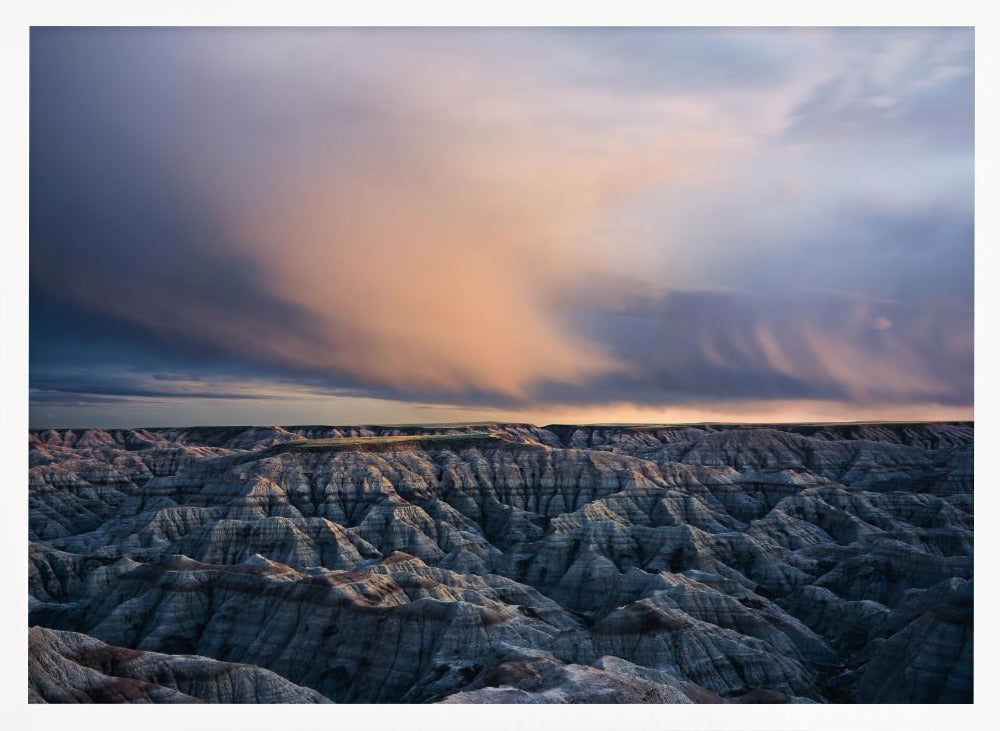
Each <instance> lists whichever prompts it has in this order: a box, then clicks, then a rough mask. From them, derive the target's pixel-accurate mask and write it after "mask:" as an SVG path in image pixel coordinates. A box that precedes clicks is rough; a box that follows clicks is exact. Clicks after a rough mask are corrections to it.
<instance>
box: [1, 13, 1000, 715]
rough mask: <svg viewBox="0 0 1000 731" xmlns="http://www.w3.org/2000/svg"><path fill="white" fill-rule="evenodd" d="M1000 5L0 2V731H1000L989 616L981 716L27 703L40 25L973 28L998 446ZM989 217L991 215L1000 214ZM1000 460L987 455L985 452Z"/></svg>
mask: <svg viewBox="0 0 1000 731" xmlns="http://www.w3.org/2000/svg"><path fill="white" fill-rule="evenodd" d="M998 10H1000V3H995V2H990V0H943V1H942V0H939V1H936V2H931V1H929V0H865V1H861V0H840V1H839V2H835V1H834V0H810V1H805V0H800V1H798V2H795V1H794V0H753V1H750V0H743V1H740V0H662V1H661V2H652V1H650V0H646V1H642V0H620V1H619V2H606V1H597V0H589V1H587V0H581V1H576V0H561V1H556V0H545V1H538V2H527V1H525V0H507V1H506V2H502V1H492V2H485V1H484V2H458V1H457V0H430V1H426V2H420V3H416V2H405V0H393V1H390V0H376V1H373V2H368V3H364V4H361V3H353V4H348V3H346V2H339V1H338V2H305V1H303V0H282V1H281V2H265V1H263V0H246V1H243V2H236V1H234V0H215V1H212V2H192V1H191V0H177V1H175V2H167V1H164V0H156V1H150V2H142V3H137V2H126V1H123V0H106V1H96V0H78V1H77V2H70V1H65V0H63V1H57V0H34V1H29V0H7V2H4V3H3V4H2V5H0V21H2V23H0V62H2V63H0V69H2V71H0V84H2V86H0V99H2V100H3V106H2V109H3V112H2V113H0V132H2V135H0V213H2V219H0V220H2V221H3V223H4V233H5V236H4V238H3V239H0V241H3V242H4V244H5V245H4V246H3V248H2V250H3V259H2V260H0V261H2V266H0V335H2V347H0V394H2V396H0V398H2V400H0V440H2V441H0V447H2V450H0V455H2V457H0V475H2V477H0V491H2V493H0V494H2V500H3V502H2V509H0V541H2V548H3V552H2V554H0V556H2V560H0V566H2V570H3V575H2V577H0V581H2V583H0V586H2V587H3V592H2V601H0V619H2V621H0V643H2V645H0V647H2V651H0V725H2V726H3V727H4V728H8V729H22V728H27V729H51V728H60V727H62V728H69V727H71V728H73V729H81V728H82V729H98V728H100V729H119V728H121V729H126V728H128V729H134V728H136V727H142V728H143V729H149V730H150V731H152V730H154V729H172V730H173V729H176V728H177V727H178V726H181V727H183V728H184V731H196V730H200V729H212V728H240V729H244V730H246V731H253V730H256V729H261V731H265V730H267V731H270V729H280V728H295V729H326V728H351V729H386V728H406V729H434V730H435V731H448V730H451V729H454V730H456V731H458V730H459V729H461V730H462V731H468V730H469V729H504V728H517V729H518V730H519V731H531V730H532V729H539V730H542V729H544V731H552V730H553V729H574V731H589V730H590V729H595V730H596V729H611V728H614V729H661V728H663V729H666V728H687V729H717V728H727V729H759V728H767V729H771V730H773V731H778V730H782V729H843V728H866V729H867V728H871V729H914V730H916V729H938V728H941V729H944V728H948V729H965V728H969V729H972V728H977V729H987V728H993V724H991V723H990V721H989V719H990V718H994V723H995V719H996V718H998V717H1000V707H998V704H997V701H996V695H997V693H998V690H997V688H998V687H1000V683H998V680H1000V669H998V666H997V663H996V662H995V658H996V656H997V650H998V646H997V637H998V632H1000V629H997V628H996V627H995V624H994V623H993V622H991V621H990V619H991V617H990V614H989V613H988V612H984V611H977V614H979V615H980V617H982V618H983V621H980V622H978V623H977V624H978V627H977V633H976V653H975V660H976V661H975V698H976V702H975V703H974V704H969V705H954V706H924V705H909V706H906V705H894V706H864V705H830V706H604V705H602V706H514V705H504V706H405V707H404V706H399V705H352V706H333V707H331V706H316V707H306V706H288V705H285V706H176V707H175V706H171V707H166V706H159V707H151V706H147V707H141V706H31V705H29V704H28V703H27V697H26V696H27V693H26V689H27V663H26V662H25V660H26V654H27V602H26V597H27V572H26V571H25V570H24V569H25V558H26V547H27V543H28V540H27V539H28V536H27V491H26V490H25V489H24V487H25V482H26V475H27V450H26V449H25V437H26V433H27V429H28V216H27V211H28V186H27V179H28V144H27V142H28V103H27V101H28V58H29V56H28V45H29V28H30V26H32V25H105V26H116V25H157V26H181V25H237V26H240V25H242V26H269V25H284V26H289V25H291V26H296V25H334V26H335V25H368V26H392V25H396V26H400V25H402V26H408V25H416V26H421V25H422V26H427V25H431V26H481V25H507V26H511V25H543V26H544V25H550V26H552V25H555V26H560V25H563V26H564V25H576V26H583V25H589V26H605V25H616V26H622V25H687V26H691V25H700V26H718V25H749V26H768V25H773V26H786V25H821V26H831V25H832V26H835V25H906V26H921V25H930V26H933V25H952V26H954V25H961V26H975V28H976V82H977V83H976V91H977V95H976V128H977V130H979V132H980V134H978V135H977V139H976V313H977V315H978V317H977V318H976V354H975V357H976V374H977V378H976V383H975V386H976V388H975V395H976V405H977V406H978V411H979V416H980V419H979V423H978V425H977V426H978V429H977V431H978V435H977V441H978V443H979V444H980V445H986V446H987V449H990V447H991V446H992V445H995V444H997V443H998V442H997V425H996V420H995V418H994V415H995V414H996V413H997V412H996V405H997V399H996V395H997V389H996V388H994V387H993V385H992V383H991V382H990V381H991V379H990V378H989V377H990V376H991V375H993V374H995V373H998V372H1000V369H998V368H997V366H998V359H997V344H996V339H995V337H994V336H995V332H994V330H993V329H992V328H991V323H992V322H993V321H995V320H994V317H993V316H994V315H995V314H997V312H998V310H997V309H996V304H997V297H996V291H995V289H994V288H993V287H992V285H993V281H994V276H993V275H995V274H997V273H998V272H1000V269H998V266H997V259H998V256H1000V254H998V253H997V252H996V249H995V247H996V245H997V244H998V243H1000V242H998V238H997V232H998V225H997V218H998V217H997V212H996V200H997V193H998V184H997V172H996V171H997V170H998V167H1000V156H998V154H997V151H998V147H1000V146H998V139H1000V138H998V136H997V135H998V134H1000V133H998V132H997V131H998V130H1000V115H998V109H1000V105H998V102H997V90H1000V79H998V75H1000V74H998V71H1000V12H998ZM991 204H992V205H991ZM990 453H991V449H990V451H988V452H987V454H990ZM979 477H980V480H979V490H978V491H977V492H978V494H977V496H976V503H977V505H976V512H977V513H978V514H979V515H980V516H992V515H994V514H996V511H997V507H998V499H997V497H996V495H995V493H994V492H993V491H992V489H991V488H992V485H991V484H990V482H989V473H983V472H980V475H979ZM976 549H977V556H978V559H979V560H978V561H977V564H978V574H979V586H978V587H977V589H976V605H977V607H978V610H983V609H984V608H987V607H990V606H992V605H993V604H995V603H996V600H997V597H998V592H997V588H996V586H995V585H994V582H993V578H994V577H995V570H994V569H993V568H992V567H993V565H995V562H994V561H993V560H992V559H994V558H996V556H997V553H996V549H997V542H996V539H995V536H994V535H993V534H991V532H990V531H987V530H983V531H981V532H980V534H979V537H978V540H977V546H976Z"/></svg>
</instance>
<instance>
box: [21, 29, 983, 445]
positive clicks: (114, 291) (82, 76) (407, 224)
mask: <svg viewBox="0 0 1000 731" xmlns="http://www.w3.org/2000/svg"><path fill="white" fill-rule="evenodd" d="M973 60H974V37H973V31H972V29H968V28H823V29H818V28H813V29H798V28H780V29H779V28H775V29H768V28H635V29H625V28H616V29H609V28H586V29H517V28H511V29H502V28H496V29H432V28H409V29H343V28H341V29H322V28H282V29H277V28H275V29H262V28H252V29H251V28H242V29H240V28H225V29H219V28H214V29H213V28H198V29H193V28H192V29H185V28H175V29H161V28H134V29H133V28H55V27H51V28H33V29H32V31H31V89H30V99H31V101H30V109H31V120H30V125H31V140H30V157H31V170H30V284H29V286H30V308H31V309H30V340H29V343H30V368H29V378H30V388H31V391H30V422H31V426H32V427H36V428H40V427H70V426H103V427H136V426H171V425H192V424H302V423H324V424H360V423H429V422H456V421H460V422H469V421H481V420H508V421H529V422H534V423H537V424H546V423H555V422H559V423H570V422H578V423H583V422H588V423H621V422H671V423H672V422H693V421H744V422H766V421H781V422H788V421H830V420H879V419H886V420H911V419H914V420H917V419H969V418H972V414H973V276H974V261H973V259H974V243H973V232H974V228H973V173H974V128H973V116H974V63H973Z"/></svg>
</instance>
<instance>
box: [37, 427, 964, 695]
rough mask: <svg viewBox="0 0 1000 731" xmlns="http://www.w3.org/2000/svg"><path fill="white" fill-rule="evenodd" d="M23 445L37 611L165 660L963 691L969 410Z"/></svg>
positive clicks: (673, 686)
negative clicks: (853, 419) (901, 419)
mask: <svg viewBox="0 0 1000 731" xmlns="http://www.w3.org/2000/svg"><path fill="white" fill-rule="evenodd" d="M29 456H30V462H29V465H30V466H29V469H30V473H29V505H30V514H29V537H30V539H31V544H30V546H29V592H30V597H29V607H30V615H31V620H32V622H33V623H35V624H38V625H43V626H45V627H48V628H53V629H55V630H63V631H73V632H80V633H85V634H86V635H87V636H89V637H90V638H92V639H91V640H89V641H93V642H105V643H108V644H109V645H110V646H112V647H115V648H119V649H120V650H121V651H122V652H126V651H138V652H141V653H147V654H148V653H159V654H161V655H164V656H165V657H167V658H168V659H167V660H164V661H163V662H166V663H168V664H169V663H170V662H172V660H170V659H169V658H180V657H181V656H185V655H190V654H196V655H199V656H202V657H204V658H209V659H206V660H205V662H213V661H214V662H219V663H236V664H239V665H240V666H241V667H242V666H252V667H254V668H257V669H260V671H261V672H265V671H270V672H271V673H277V674H278V676H280V677H281V678H282V679H284V680H285V682H288V683H291V684H294V685H295V687H301V688H302V689H311V691H310V692H316V693H318V694H320V695H321V696H322V697H323V698H328V699H330V700H334V701H338V702H359V701H364V702H386V701H388V702H437V701H442V700H449V699H451V700H453V701H455V702H595V701H594V700H593V699H595V698H603V699H605V702H829V701H833V702H845V701H848V702H849V701H861V700H864V701H871V702H897V701H900V702H909V701H920V702H949V701H968V700H971V694H972V674H971V673H972V664H971V647H972V642H971V637H972V620H973V617H972V612H971V595H972V581H971V579H972V576H973V573H972V570H973V504H974V500H973V483H974V479H973V461H972V457H973V427H972V425H971V424H964V423H958V424H838V425H792V426H782V427H754V426H738V427H730V426H724V425H706V426H699V427H670V426H663V427H614V426H602V427H579V426H551V427H546V428H539V427H535V426H532V425H526V424H478V425H457V426H434V427H427V428H422V427H380V426H355V427H325V426H299V427H293V426H286V427H222V428H216V427H199V428H190V429H142V430H99V429H71V430H43V431H35V432H31V433H30V435H29ZM50 645H51V642H50V643H49V644H45V643H42V644H41V645H39V647H42V648H43V649H42V650H40V652H42V653H43V654H44V653H46V652H51V653H53V658H54V659H53V661H52V662H53V663H65V662H70V664H71V665H72V664H74V663H75V664H76V665H79V663H77V662H76V660H73V661H69V660H66V659H65V658H62V659H59V658H58V657H56V656H57V655H59V652H61V650H59V651H57V649H52V647H54V646H52V647H50ZM45 648H49V649H45ZM116 652H117V650H116ZM59 657H61V656H59ZM38 659H43V658H42V657H41V656H40V657H39V658H38ZM900 666H902V667H904V668H906V672H903V673H900V672H897V671H896V668H898V667H900ZM80 667H82V666H80ZM105 669H106V668H105ZM105 669H102V668H101V667H91V666H87V667H86V668H85V669H84V670H80V671H79V673H82V674H83V675H86V676H87V677H90V674H92V673H97V674H98V676H101V677H109V678H110V677H111V676H109V675H107V673H106V672H105ZM33 672H35V671H33ZM39 672H40V671H39ZM67 672H68V671H67ZM74 672H76V671H74ZM74 677H75V676H74ZM115 677H118V676H115ZM121 677H125V676H121ZM94 678H95V679H94V682H95V683H98V681H100V683H104V686H103V687H105V688H106V689H110V688H113V687H116V686H115V683H117V682H118V681H106V680H100V677H97V676H94ZM133 680H141V681H142V682H150V681H148V680H146V679H143V678H138V676H136V678H133ZM88 682H90V681H88ZM109 682H110V685H109ZM128 682H131V681H128ZM220 682H222V681H220ZM100 683H98V685H99V684H100ZM119 685H120V683H119ZM153 686H155V687H153ZM153 686H150V687H149V688H146V686H143V688H144V690H143V691H142V692H141V693H138V692H135V693H138V694H137V695H136V694H135V693H133V694H134V695H135V697H136V699H143V700H147V701H148V700H152V701H163V702H168V701H170V700H177V699H178V698H179V696H178V693H181V694H186V695H191V694H190V693H189V691H187V690H183V689H180V688H179V686H170V685H169V684H168V685H162V684H156V683H154V684H153ZM74 687H76V686H74ZM82 687H90V686H86V685H84V686H82ZM93 687H95V688H96V687H97V685H95V686H93ZM241 687H244V686H241ZM100 692H105V691H97V690H95V691H94V693H95V694H99V693H100ZM106 692H108V693H111V692H112V691H111V690H107V691H106ZM123 692H124V691H123ZM130 692H131V691H130ZM226 692H230V691H226ZM240 692H241V693H242V692H244V691H240ZM199 693H200V695H199V694H194V695H191V697H192V698H194V697H196V696H197V697H198V698H202V699H204V700H219V699H221V698H223V697H224V696H225V693H224V692H222V691H221V690H220V691H219V692H218V693H217V694H216V695H215V696H212V693H211V692H210V691H209V690H206V689H205V688H201V689H200V690H199ZM84 695H85V694H84ZM126 695H127V694H126ZM95 697H96V696H95ZM80 698H81V699H83V696H81V697H80ZM119 699H122V700H123V699H125V696H121V697H120V698H119ZM181 700H183V699H181Z"/></svg>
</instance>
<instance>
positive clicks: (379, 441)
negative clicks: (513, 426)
mask: <svg viewBox="0 0 1000 731" xmlns="http://www.w3.org/2000/svg"><path fill="white" fill-rule="evenodd" d="M497 443H500V444H514V443H515V442H513V441H512V440H511V439H509V438H508V437H506V436H504V435H502V434H492V433H489V432H470V433H467V434H461V433H459V434H404V435H401V436H372V437H335V438H330V439H306V440H304V441H301V442H289V443H287V444H282V445H279V446H278V447H275V451H278V452H333V451H339V450H342V449H350V450H358V449H366V448H374V449H379V448H385V447H405V446H410V445H413V446H421V447H433V446H435V445H439V446H442V447H464V446H484V445H488V444H497Z"/></svg>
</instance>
